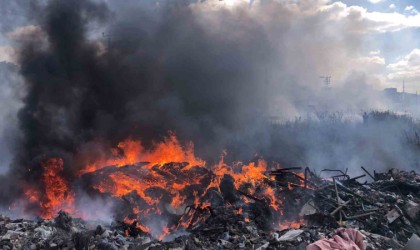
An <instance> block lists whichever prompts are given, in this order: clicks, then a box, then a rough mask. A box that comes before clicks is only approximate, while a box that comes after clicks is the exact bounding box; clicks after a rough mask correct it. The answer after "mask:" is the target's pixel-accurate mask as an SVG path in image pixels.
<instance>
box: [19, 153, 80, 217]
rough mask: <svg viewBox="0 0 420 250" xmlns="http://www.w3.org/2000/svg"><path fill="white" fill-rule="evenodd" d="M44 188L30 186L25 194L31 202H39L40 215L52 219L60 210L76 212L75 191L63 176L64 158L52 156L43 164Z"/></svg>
mask: <svg viewBox="0 0 420 250" xmlns="http://www.w3.org/2000/svg"><path fill="white" fill-rule="evenodd" d="M41 165H42V170H43V173H42V179H41V180H42V188H41V190H38V189H36V188H28V189H27V190H26V191H25V195H26V197H27V199H28V200H29V202H31V203H38V204H39V207H40V210H41V211H40V216H41V217H42V218H46V219H51V218H52V217H54V216H55V215H56V214H57V213H58V211H60V210H64V211H66V212H70V213H72V212H74V206H73V202H74V193H73V191H72V190H71V188H70V185H69V183H68V182H67V180H66V179H65V178H64V177H63V176H62V171H63V165H64V162H63V159H61V158H52V159H49V160H47V161H45V162H43V163H42V164H41Z"/></svg>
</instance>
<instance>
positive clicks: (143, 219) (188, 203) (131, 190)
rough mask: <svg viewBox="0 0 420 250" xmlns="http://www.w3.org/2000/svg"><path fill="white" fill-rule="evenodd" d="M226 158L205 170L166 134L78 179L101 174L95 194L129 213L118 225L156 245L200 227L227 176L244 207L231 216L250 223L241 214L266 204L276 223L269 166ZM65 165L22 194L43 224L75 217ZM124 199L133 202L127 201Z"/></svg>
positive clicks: (123, 145)
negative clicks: (174, 234) (180, 231)
mask: <svg viewBox="0 0 420 250" xmlns="http://www.w3.org/2000/svg"><path fill="white" fill-rule="evenodd" d="M225 156H226V152H224V153H223V154H222V156H221V159H220V161H219V162H218V163H217V164H215V165H214V166H206V162H205V161H203V160H202V159H200V158H199V157H197V156H195V154H194V146H193V144H192V143H187V144H186V145H184V146H183V145H181V143H180V142H179V140H178V139H177V138H176V136H175V135H174V134H172V133H170V134H169V136H168V137H166V138H164V140H163V141H162V142H159V143H155V144H154V145H153V146H152V147H151V149H145V148H144V147H143V145H142V143H141V141H139V140H133V139H126V140H124V141H122V142H120V143H119V144H118V145H117V146H116V147H115V148H113V149H110V151H109V157H108V158H101V159H98V160H96V161H95V162H90V163H89V164H87V165H86V167H85V168H84V169H82V170H81V171H80V172H79V175H84V174H91V175H94V176H97V175H98V174H103V175H101V178H99V179H98V180H97V182H96V183H95V184H93V188H94V189H96V190H97V191H98V192H100V193H103V194H108V195H110V196H112V197H114V198H115V199H120V200H122V201H124V202H128V203H129V206H130V207H131V211H132V212H131V214H127V215H125V216H126V217H125V218H123V219H122V220H123V221H124V222H125V223H127V224H133V223H135V227H136V228H137V229H139V230H141V231H143V232H145V233H149V234H151V235H152V236H153V237H155V238H157V239H163V238H164V237H165V236H166V235H168V234H170V232H171V231H173V230H176V229H179V228H188V227H191V226H194V225H196V224H198V223H200V222H202V221H204V220H205V219H206V216H209V213H210V209H211V206H212V201H211V198H210V197H211V195H212V192H213V191H215V192H218V193H219V194H220V193H221V190H220V184H221V182H222V180H223V179H224V178H225V177H226V176H230V177H231V178H232V179H233V187H234V189H235V190H237V191H238V193H236V195H237V196H238V197H240V202H241V204H243V207H240V208H237V212H235V213H236V214H237V215H238V216H243V217H244V221H245V222H249V221H250V218H249V217H248V215H247V212H244V210H243V209H244V208H245V207H246V206H248V205H250V203H253V202H256V201H258V202H264V203H266V204H267V205H268V206H269V207H270V209H271V210H272V211H273V212H274V213H276V216H277V217H276V218H278V216H281V215H282V214H283V211H282V209H283V203H282V200H281V198H280V197H279V194H278V193H277V191H276V189H275V188H274V187H273V186H272V183H273V182H275V179H274V178H273V177H272V176H268V175H267V174H266V173H267V169H268V167H267V162H266V161H264V160H263V159H259V160H258V161H256V162H250V163H248V164H244V163H242V162H235V163H232V164H228V163H226V162H225V161H224V158H225ZM140 163H144V164H140ZM63 165H64V163H63V160H62V159H60V158H52V159H49V160H47V161H46V162H44V163H43V164H42V167H43V174H42V189H26V192H25V195H26V197H27V200H28V201H30V202H32V203H34V202H39V207H40V208H41V214H40V216H41V217H43V218H51V217H53V216H54V215H55V214H56V213H57V212H58V211H59V210H65V211H67V212H70V213H75V211H77V209H75V208H74V200H75V193H74V192H73V191H72V190H71V185H70V184H69V182H68V181H67V180H66V179H65V178H64V176H63ZM105 167H109V168H106V169H104V168H105ZM122 167H124V168H122ZM107 171H108V172H107ZM299 177H300V175H299ZM299 185H300V184H299ZM290 188H292V187H290ZM235 190H232V191H235ZM127 196H129V197H133V196H134V197H136V198H134V199H130V198H129V199H127V198H126V197H127ZM168 213H170V214H173V215H176V216H179V219H178V221H177V222H176V223H173V222H171V223H170V222H169V221H170V220H166V219H165V217H164V216H165V215H167V214H168ZM245 215H246V216H245ZM155 217H158V218H162V219H160V220H159V221H160V222H159V223H158V224H159V225H156V222H153V221H152V220H153V218H155ZM274 223H278V222H274ZM284 223H286V224H290V225H288V226H289V227H297V225H298V224H297V223H296V224H293V223H289V222H284ZM284 223H283V224H281V223H279V224H278V225H277V226H274V225H275V224H273V227H282V226H284V225H285V224H284ZM128 232H129V231H127V233H128Z"/></svg>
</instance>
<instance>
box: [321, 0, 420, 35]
mask: <svg viewBox="0 0 420 250" xmlns="http://www.w3.org/2000/svg"><path fill="white" fill-rule="evenodd" d="M318 12H320V13H323V14H325V15H326V16H327V17H328V19H329V20H330V21H333V22H338V23H337V25H340V24H341V25H344V27H345V28H346V29H348V31H350V32H356V33H385V32H396V31H400V30H403V29H407V28H417V27H420V14H418V13H415V14H414V15H409V16H407V15H404V14H401V13H398V12H392V13H389V12H376V11H373V12H371V11H368V10H367V9H366V8H364V7H361V6H348V5H346V4H344V3H343V2H334V3H332V4H329V5H324V6H320V7H319V9H318Z"/></svg>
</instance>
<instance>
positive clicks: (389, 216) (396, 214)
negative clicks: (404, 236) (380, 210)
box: [385, 208, 401, 223]
mask: <svg viewBox="0 0 420 250" xmlns="http://www.w3.org/2000/svg"><path fill="white" fill-rule="evenodd" d="M385 216H386V218H387V220H388V223H392V222H394V221H395V220H396V219H398V218H399V217H400V216H401V215H400V213H399V212H398V211H397V210H396V209H395V208H394V209H392V210H391V211H389V212H388V213H387V214H386V215H385Z"/></svg>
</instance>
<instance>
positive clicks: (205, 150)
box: [0, 0, 403, 203]
mask: <svg viewBox="0 0 420 250" xmlns="http://www.w3.org/2000/svg"><path fill="white" fill-rule="evenodd" d="M219 2H220V1H205V2H195V1H194V2H190V1H175V2H174V1H147V3H139V2H138V1H124V3H122V2H119V1H118V2H116V1H107V2H105V1H89V0H72V1H49V2H48V4H46V5H45V6H44V7H39V6H40V5H37V8H41V10H40V13H41V14H40V15H39V16H36V17H34V18H35V20H36V21H35V23H34V25H35V26H34V27H35V28H31V30H36V32H37V33H36V34H37V35H36V36H26V35H25V36H24V37H25V39H21V41H19V52H20V53H19V67H20V75H21V76H22V77H23V78H24V84H25V86H24V87H25V93H26V95H25V96H24V98H23V99H22V102H23V107H22V108H21V109H20V110H19V112H18V124H19V126H18V127H19V131H20V134H19V136H17V138H16V141H17V142H16V143H17V144H18V147H16V150H15V152H14V161H13V163H12V167H11V169H10V173H9V174H8V177H10V178H8V179H9V182H7V183H3V184H2V185H5V186H12V187H11V188H14V189H18V188H19V187H18V186H17V185H11V184H10V183H11V182H13V183H19V182H20V181H25V182H30V183H39V179H40V176H41V174H42V167H41V165H40V162H41V161H42V159H45V158H49V157H57V156H58V157H62V158H63V159H64V164H65V168H64V171H65V175H66V177H67V179H69V180H70V181H71V180H74V179H75V178H77V177H76V176H75V174H76V173H77V171H78V170H79V169H80V168H82V167H83V164H84V163H85V161H86V155H89V154H90V155H95V154H101V152H100V151H101V150H100V148H101V147H104V148H106V147H107V146H108V145H115V144H116V143H118V142H119V141H121V140H123V139H126V138H127V137H132V138H141V139H142V141H143V142H144V143H145V145H146V147H147V146H150V145H151V144H152V143H153V141H157V140H159V139H161V138H162V136H165V135H166V134H167V133H168V131H174V132H175V133H176V134H177V136H178V137H179V138H180V139H181V140H182V141H187V140H191V141H193V142H194V144H195V148H196V150H197V153H198V155H199V156H200V157H203V158H205V159H206V160H207V161H210V162H211V161H215V160H217V159H218V156H219V155H220V154H221V152H222V151H223V150H224V149H227V150H228V152H229V154H228V156H229V157H231V158H232V159H236V160H237V159H240V160H242V159H250V158H252V157H253V156H254V154H255V153H260V154H262V155H263V156H265V157H267V158H268V159H273V160H279V161H280V162H282V163H284V164H293V165H303V164H309V165H310V164H313V165H315V166H316V167H317V168H321V167H322V166H324V165H330V164H331V165H332V163H336V167H338V168H340V167H343V162H352V166H353V165H354V166H356V165H358V164H365V163H367V164H368V163H371V162H370V161H369V162H366V161H365V159H367V158H368V154H367V152H369V151H364V153H363V154H360V153H362V152H363V147H364V146H365V144H363V143H361V144H358V143H359V142H360V141H362V142H365V140H362V139H363V138H364V137H365V136H366V135H371V136H370V137H368V138H369V140H372V141H373V142H375V143H373V144H370V145H369V146H368V147H369V149H374V148H375V147H380V148H381V149H384V150H383V151H382V152H383V154H382V153H381V154H379V153H377V154H376V157H375V159H379V158H383V155H384V154H385V155H388V154H391V152H392V149H394V148H398V150H401V151H403V147H402V146H401V142H400V140H399V139H395V140H390V141H385V142H386V143H390V145H392V146H391V147H386V146H385V145H384V144H382V143H379V142H384V141H382V140H379V141H378V140H377V139H378V138H381V136H382V135H383V134H382V133H379V132H377V131H374V129H372V128H370V129H368V130H366V131H364V132H363V133H359V132H358V130H357V129H356V128H354V129H353V130H352V128H353V127H352V126H354V124H353V123H345V125H343V126H342V127H335V128H337V130H338V128H340V131H343V132H342V133H343V136H342V137H340V139H339V140H336V138H335V137H331V136H330V135H332V136H335V135H337V134H340V133H338V132H337V131H332V130H331V127H328V126H326V127H323V126H322V125H323V123H319V124H320V125H319V126H318V125H314V126H315V127H312V128H310V129H308V128H307V127H305V126H310V124H311V123H309V125H308V123H303V124H297V125H296V127H293V129H291V128H290V127H288V125H287V124H286V125H284V127H281V128H278V130H276V131H273V127H272V126H269V124H268V122H267V121H268V120H269V119H268V118H270V117H271V118H272V119H274V120H276V121H287V120H290V119H294V118H295V117H299V116H314V115H316V114H318V113H319V112H320V111H328V112H336V111H345V112H346V113H347V112H348V113H350V114H353V113H355V112H360V110H366V109H374V108H384V107H385V106H384V102H383V100H382V99H381V96H380V95H379V94H378V92H377V90H376V89H375V86H378V85H380V84H381V83H380V79H378V77H376V76H375V75H368V74H367V73H366V72H365V71H364V67H365V66H366V65H367V64H369V65H371V64H370V63H371V62H370V61H369V60H364V61H363V62H360V61H358V62H359V64H357V65H354V62H355V60H356V58H354V57H352V55H358V56H359V55H361V53H362V48H363V46H364V44H363V41H362V40H363V39H361V38H360V34H359V33H354V32H348V30H354V28H355V27H348V25H350V24H347V28H342V27H335V26H334V24H333V23H332V22H331V20H330V19H328V15H329V12H328V11H319V10H318V9H317V8H318V7H319V6H320V5H321V4H325V3H326V1H259V2H257V1H255V2H254V3H252V4H251V5H250V4H249V3H239V4H237V5H229V4H228V3H224V2H222V3H219ZM41 6H42V5H41ZM40 36H41V37H40ZM19 37H22V36H19ZM375 63H376V64H377V63H378V61H375V62H374V64H375ZM376 64H375V65H376ZM379 64H381V62H379ZM328 74H330V75H333V76H334V77H333V84H334V85H333V87H331V88H326V87H325V86H324V83H323V81H322V79H320V78H319V76H321V75H328ZM271 118H270V119H271ZM340 119H341V118H340ZM358 119H359V121H360V120H362V117H358ZM314 124H318V123H314ZM360 124H361V123H359V126H360ZM398 129H401V127H400V126H397V125H396V126H395V130H396V131H399V130H398ZM349 131H351V132H349ZM371 131H374V132H376V133H373V134H370V132H371ZM380 131H382V132H383V133H386V131H387V130H385V129H384V130H380ZM397 133H398V132H397ZM348 141H350V142H351V143H346V142H348ZM97 142H100V145H101V146H100V147H98V143H97ZM320 143H325V145H327V144H328V145H329V146H328V147H327V149H326V150H327V151H328V150H332V151H328V152H332V153H331V154H330V153H325V152H324V151H320V150H319V149H318V145H319V144H320ZM376 143H378V144H376ZM337 145H343V147H341V146H340V147H338V146H337ZM357 145H360V148H357ZM375 152H376V151H375ZM330 155H334V157H333V158H328V157H329V156H330ZM357 155H360V156H358V157H357ZM344 156H349V157H344ZM350 156H353V157H354V158H352V157H350ZM328 159H331V161H330V162H327V160H328ZM398 159H400V158H398ZM398 162H400V161H398ZM388 165H389V164H388ZM388 165H387V166H388ZM375 166H376V165H375ZM18 191H19V190H12V191H11V192H9V193H7V194H6V193H3V194H2V195H0V200H2V201H4V202H5V203H7V202H9V201H10V199H12V196H11V195H10V194H11V193H13V194H15V193H16V192H18ZM13 196H14V195H13Z"/></svg>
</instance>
